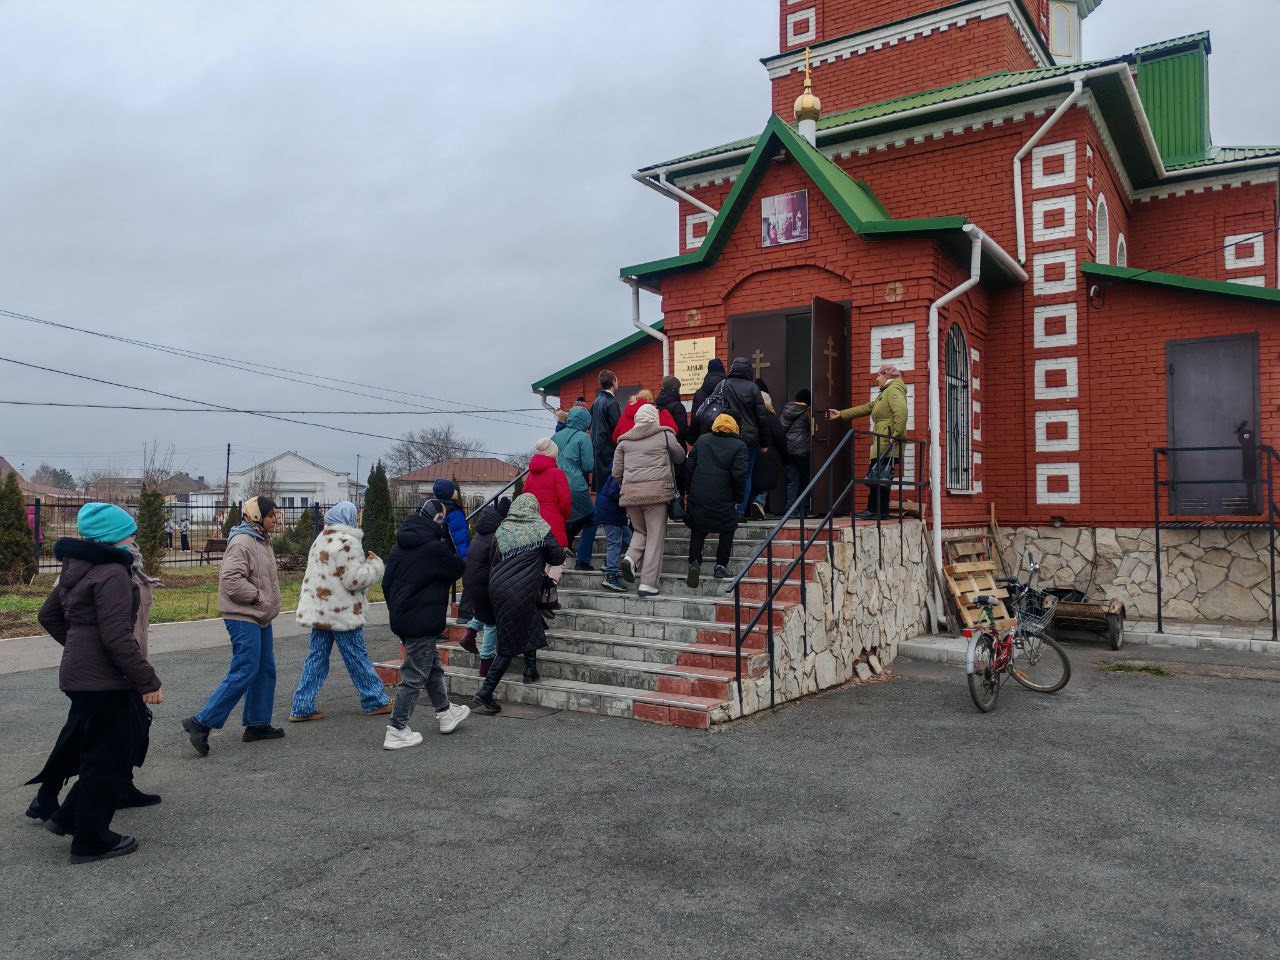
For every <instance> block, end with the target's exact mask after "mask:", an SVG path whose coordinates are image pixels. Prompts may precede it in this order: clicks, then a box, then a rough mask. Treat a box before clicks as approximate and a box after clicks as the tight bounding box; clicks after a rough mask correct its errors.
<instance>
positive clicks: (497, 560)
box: [489, 488, 565, 657]
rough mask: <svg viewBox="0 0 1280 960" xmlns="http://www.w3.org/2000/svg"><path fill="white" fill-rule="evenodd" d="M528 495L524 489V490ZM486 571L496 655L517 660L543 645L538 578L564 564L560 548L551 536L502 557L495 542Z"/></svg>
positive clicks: (540, 581) (540, 587)
mask: <svg viewBox="0 0 1280 960" xmlns="http://www.w3.org/2000/svg"><path fill="white" fill-rule="evenodd" d="M526 492H528V488H526ZM490 553H491V554H492V556H493V561H492V567H491V569H490V571H489V598H490V600H491V601H492V602H493V613H494V618H495V619H494V622H495V623H496V624H497V625H498V653H499V654H501V655H502V656H504V657H518V656H521V655H522V654H526V653H531V652H533V651H535V650H538V649H539V648H541V647H545V646H546V645H547V625H546V621H544V620H543V619H542V613H541V612H540V611H539V610H538V596H539V594H540V593H541V592H542V578H543V576H544V570H545V569H546V568H547V567H548V566H552V567H558V566H560V565H561V564H563V563H564V559H565V552H564V548H562V547H561V546H560V544H559V543H557V542H556V540H555V538H554V537H553V536H552V535H551V534H547V536H546V539H545V540H543V541H542V543H541V544H534V545H533V546H530V547H525V548H524V549H522V550H517V551H515V552H513V553H511V554H508V555H506V556H504V555H503V554H502V552H501V551H500V550H499V549H498V545H497V543H496V542H495V543H494V545H493V546H492V547H491V548H490Z"/></svg>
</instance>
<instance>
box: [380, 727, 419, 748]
mask: <svg viewBox="0 0 1280 960" xmlns="http://www.w3.org/2000/svg"><path fill="white" fill-rule="evenodd" d="M421 742H422V734H420V733H414V732H413V731H412V730H410V729H409V728H408V727H405V728H404V729H403V730H397V729H396V728H395V727H391V726H389V727H387V735H386V736H385V737H383V738H382V749H383V750H403V749H404V748H405V747H416V746H417V745H418V744H420V743H421Z"/></svg>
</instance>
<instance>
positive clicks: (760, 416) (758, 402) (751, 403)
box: [722, 357, 767, 516]
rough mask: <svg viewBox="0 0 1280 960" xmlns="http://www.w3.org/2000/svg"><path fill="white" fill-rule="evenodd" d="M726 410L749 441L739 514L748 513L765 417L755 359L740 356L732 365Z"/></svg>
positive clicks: (740, 433) (726, 386) (726, 385)
mask: <svg viewBox="0 0 1280 960" xmlns="http://www.w3.org/2000/svg"><path fill="white" fill-rule="evenodd" d="M722 396H723V397H724V401H725V412H726V413H728V414H729V415H730V416H731V417H733V419H735V420H737V421H738V436H739V437H741V438H742V442H743V443H745V444H746V445H747V489H746V490H745V491H743V494H742V502H741V504H739V506H738V515H739V516H746V513H747V503H748V502H749V500H748V494H750V492H751V475H752V474H753V473H754V472H755V468H756V458H757V457H758V456H759V455H760V447H761V446H762V445H763V444H762V441H761V429H760V424H761V422H762V421H763V420H764V417H765V413H766V412H767V411H766V410H765V406H764V394H763V393H761V392H760V388H759V387H757V386H756V382H755V380H753V379H752V377H751V361H750V360H748V359H747V358H746V357H738V358H736V359H735V360H734V361H733V365H732V366H730V367H729V376H727V377H726V378H725V381H724V392H723V394H722Z"/></svg>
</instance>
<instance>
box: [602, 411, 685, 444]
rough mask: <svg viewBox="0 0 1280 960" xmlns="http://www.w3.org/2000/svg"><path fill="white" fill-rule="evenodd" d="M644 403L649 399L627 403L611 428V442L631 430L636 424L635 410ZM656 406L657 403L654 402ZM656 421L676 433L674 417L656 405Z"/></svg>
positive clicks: (615, 442) (619, 438) (615, 441)
mask: <svg viewBox="0 0 1280 960" xmlns="http://www.w3.org/2000/svg"><path fill="white" fill-rule="evenodd" d="M646 403H652V401H650V400H632V401H631V402H630V403H628V404H627V408H626V409H625V410H623V411H622V416H621V418H619V420H618V425H617V426H616V427H614V428H613V442H614V444H617V442H618V441H619V440H621V439H622V438H623V437H624V436H625V435H626V434H628V433H630V432H631V429H632V427H634V426H635V425H636V412H637V411H638V410H639V409H640V408H641V407H643V406H644V405H645V404H646ZM654 406H657V404H654ZM658 423H660V424H662V426H664V427H670V428H671V432H672V433H676V432H677V430H678V429H679V428H678V427H677V425H676V421H675V418H674V417H672V416H671V414H670V413H668V412H667V411H666V410H663V409H662V408H661V407H658Z"/></svg>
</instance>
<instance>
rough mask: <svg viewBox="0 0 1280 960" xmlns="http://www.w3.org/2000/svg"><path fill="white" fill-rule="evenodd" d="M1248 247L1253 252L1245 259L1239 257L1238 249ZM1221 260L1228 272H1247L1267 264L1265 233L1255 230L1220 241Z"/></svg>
mask: <svg viewBox="0 0 1280 960" xmlns="http://www.w3.org/2000/svg"><path fill="white" fill-rule="evenodd" d="M1250 246H1251V247H1252V248H1253V252H1252V253H1251V254H1250V255H1249V256H1247V257H1242V256H1240V253H1239V251H1240V248H1241V247H1250ZM1222 259H1223V265H1224V266H1225V267H1226V269H1228V270H1247V269H1249V268H1251V267H1260V266H1262V265H1263V264H1264V263H1266V262H1267V234H1266V232H1265V231H1262V230H1257V231H1254V232H1253V233H1237V234H1233V235H1232V236H1230V237H1227V238H1226V239H1225V240H1223V241H1222ZM1237 282H1239V281H1237Z"/></svg>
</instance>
